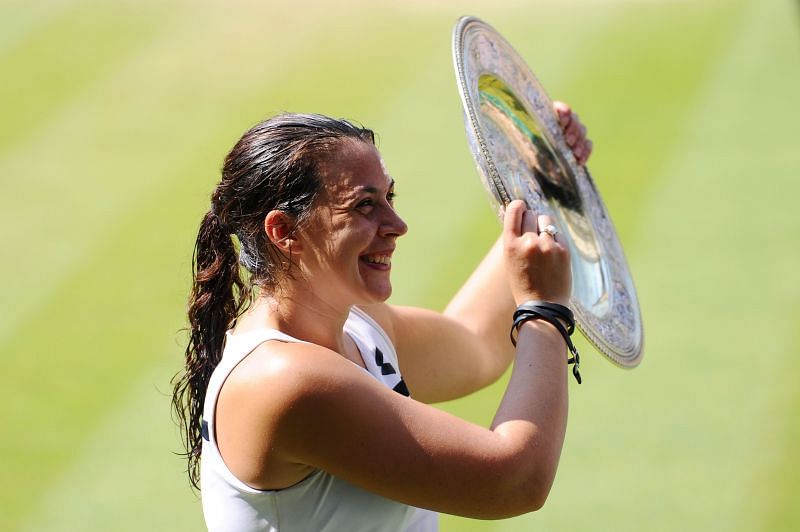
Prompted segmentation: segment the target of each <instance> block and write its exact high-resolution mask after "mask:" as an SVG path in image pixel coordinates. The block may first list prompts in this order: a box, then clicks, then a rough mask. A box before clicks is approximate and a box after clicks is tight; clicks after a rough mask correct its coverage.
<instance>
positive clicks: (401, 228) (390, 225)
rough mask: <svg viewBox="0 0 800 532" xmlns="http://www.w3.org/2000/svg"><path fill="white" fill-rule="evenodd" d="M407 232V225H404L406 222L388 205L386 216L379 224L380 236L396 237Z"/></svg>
mask: <svg viewBox="0 0 800 532" xmlns="http://www.w3.org/2000/svg"><path fill="white" fill-rule="evenodd" d="M407 232H408V225H406V222H405V221H403V219H402V218H400V215H399V214H397V211H395V210H394V208H392V207H388V208H387V209H386V217H385V218H384V220H383V223H382V224H381V236H385V237H390V236H393V237H395V238H397V237H400V236H403V235H404V234H406V233H407Z"/></svg>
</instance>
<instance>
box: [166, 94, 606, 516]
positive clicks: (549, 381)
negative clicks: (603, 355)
mask: <svg viewBox="0 0 800 532" xmlns="http://www.w3.org/2000/svg"><path fill="white" fill-rule="evenodd" d="M555 108H556V111H557V113H558V115H559V118H560V119H561V122H562V126H563V128H564V130H565V133H566V136H567V139H568V142H569V143H570V144H571V146H572V147H573V151H574V153H575V155H576V157H577V158H578V160H579V162H580V163H581V164H582V163H583V162H585V160H586V158H587V157H588V155H589V152H590V151H591V143H590V142H589V141H588V140H587V139H586V137H585V128H583V126H582V125H581V123H580V121H579V120H578V119H577V117H576V116H575V115H573V114H572V113H571V111H570V110H569V108H568V107H567V106H566V105H564V104H556V107H555ZM393 196H394V181H393V180H392V179H391V178H390V177H389V176H388V175H387V174H386V172H385V170H384V168H383V165H382V162H381V159H380V156H379V154H378V151H377V150H376V148H375V146H374V141H373V134H372V132H371V131H369V130H367V129H363V128H359V127H356V126H353V125H352V124H350V123H348V122H346V121H341V120H334V119H331V118H327V117H323V116H319V115H294V114H286V115H280V116H277V117H274V118H271V119H268V120H266V121H264V122H262V123H260V124H258V125H256V126H255V127H253V128H252V129H251V130H249V131H248V132H246V133H245V134H244V136H243V137H242V138H241V139H240V140H239V142H238V143H237V144H236V146H234V148H233V150H232V151H231V152H230V154H229V155H228V156H227V158H226V160H225V164H224V167H223V172H222V180H221V181H220V183H219V184H218V186H217V187H216V189H215V190H214V193H213V194H212V202H211V209H210V210H209V212H208V213H207V214H206V215H205V216H204V218H203V221H202V224H201V227H200V231H199V234H198V237H197V242H196V245H195V256H194V266H195V276H194V286H193V290H192V294H191V297H190V304H189V321H190V325H191V338H190V343H189V346H188V347H187V350H186V372H185V373H184V374H183V375H182V377H181V378H180V379H179V380H178V381H177V382H176V386H175V393H174V397H173V403H174V406H175V409H176V412H177V414H178V416H179V419H180V420H181V422H182V423H183V426H184V428H185V443H186V447H187V456H188V458H189V475H190V479H191V481H192V483H193V484H194V485H195V486H197V483H198V479H199V481H200V485H201V492H202V498H203V510H204V514H205V518H206V523H207V525H208V527H209V529H210V530H214V531H217V530H231V531H233V530H236V531H247V530H284V531H287V530H302V531H311V530H330V531H334V530H342V531H358V530H386V531H389V530H391V531H396V530H409V531H428V530H435V529H436V527H437V523H436V514H435V513H434V512H447V513H452V514H458V515H463V516H470V517H476V518H490V519H491V518H502V517H508V516H512V515H517V514H521V513H524V512H528V511H532V510H536V509H538V508H539V507H541V505H542V504H543V503H544V501H545V498H546V497H547V494H548V492H549V489H550V486H551V484H552V482H553V477H554V475H555V471H556V467H557V463H558V458H559V455H560V452H561V447H562V442H563V438H564V431H565V427H566V416H567V383H566V375H567V371H566V368H567V358H566V355H565V342H564V339H563V338H562V335H561V333H560V332H559V331H558V329H557V328H558V324H553V323H550V321H552V320H550V321H548V320H547V319H527V321H525V320H522V321H523V323H521V324H517V342H516V349H514V347H513V346H512V344H511V342H509V339H508V334H509V327H510V325H511V316H512V313H513V312H514V309H515V307H516V306H517V305H520V304H522V303H524V302H526V301H530V300H543V301H550V302H554V303H559V304H562V305H566V304H567V302H568V299H569V294H570V288H571V277H570V270H569V256H568V252H567V249H566V247H565V246H564V245H562V242H561V241H560V240H561V237H560V236H559V235H557V234H553V232H552V231H551V232H545V231H542V232H540V230H539V229H540V228H545V227H546V226H548V225H549V224H552V220H550V219H549V218H548V217H547V216H538V217H537V216H536V214H535V213H533V212H532V211H528V210H526V208H525V206H524V204H523V203H522V202H519V201H515V202H512V203H510V204H509V205H508V207H507V209H506V212H505V215H504V225H503V234H502V236H501V238H500V239H499V240H498V243H497V244H496V245H495V246H494V248H493V249H492V250H491V251H490V252H489V254H488V255H487V257H486V259H485V260H484V261H483V262H482V263H481V265H480V266H479V267H478V269H477V270H476V272H475V273H474V274H473V275H472V277H471V278H470V279H469V280H468V281H467V283H466V284H465V286H464V287H463V288H462V289H461V290H460V291H459V293H458V294H457V295H456V297H455V298H454V300H453V301H452V302H451V304H450V305H449V306H448V307H447V309H446V310H445V312H444V313H443V314H439V313H435V312H431V311H428V310H422V309H417V308H405V307H396V306H393V305H388V304H386V303H385V301H386V299H387V298H388V297H389V295H390V294H391V290H392V288H391V283H390V278H389V275H390V271H391V257H392V253H393V251H394V249H395V246H396V244H397V239H398V238H399V237H400V236H402V235H403V234H405V232H406V229H407V228H406V225H405V223H404V222H403V220H402V219H401V218H400V217H399V216H398V214H397V213H396V212H395V210H394V206H393ZM240 264H241V266H243V267H244V269H246V270H247V272H248V277H249V278H248V279H243V278H241V277H240ZM251 287H255V288H254V289H252V290H251ZM529 318H530V317H529ZM539 318H541V316H539ZM223 352H224V354H223ZM512 361H513V362H514V369H513V372H512V375H511V379H510V382H509V384H508V389H507V391H506V395H505V397H504V398H503V401H502V403H501V404H500V406H499V408H498V411H497V415H496V417H495V419H494V422H493V423H492V426H491V427H490V428H489V429H486V428H482V427H479V426H476V425H473V424H470V423H468V422H465V421H463V420H461V419H458V418H456V417H453V416H451V415H449V414H447V413H445V412H442V411H440V410H437V409H435V408H433V407H430V406H427V405H426V404H425V403H431V402H437V401H443V400H448V399H453V398H456V397H461V396H463V395H466V394H468V393H470V392H473V391H475V390H478V389H480V388H482V387H484V386H486V385H487V384H489V383H491V382H493V381H494V380H496V379H497V378H498V377H499V376H500V375H501V374H502V373H503V372H504V371H505V369H506V368H507V367H508V365H509V364H510V363H511V362H512ZM409 394H410V396H411V397H409ZM201 452H202V461H200V456H201ZM423 509H424V510H423Z"/></svg>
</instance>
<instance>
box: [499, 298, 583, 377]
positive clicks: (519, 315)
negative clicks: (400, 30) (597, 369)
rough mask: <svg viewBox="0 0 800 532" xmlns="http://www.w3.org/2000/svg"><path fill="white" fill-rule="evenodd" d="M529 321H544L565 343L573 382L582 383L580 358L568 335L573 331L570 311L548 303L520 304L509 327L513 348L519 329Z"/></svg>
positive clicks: (528, 302) (573, 324)
mask: <svg viewBox="0 0 800 532" xmlns="http://www.w3.org/2000/svg"><path fill="white" fill-rule="evenodd" d="M529 320H543V321H546V322H547V323H549V324H550V325H552V326H553V327H555V328H556V330H557V331H558V332H559V333H560V334H561V337H562V338H564V341H565V342H566V343H567V348H568V349H569V352H570V353H571V355H572V356H570V357H569V358H567V364H574V365H573V366H572V375H573V376H574V377H575V380H576V381H578V384H580V383H581V382H582V379H581V374H580V371H579V369H580V366H581V357H580V355H579V354H578V349H577V348H576V347H575V344H573V343H572V339H571V338H570V335H571V334H572V333H573V332H574V331H575V316H574V315H573V314H572V311H571V310H570V309H568V308H567V307H565V306H564V305H559V304H558V303H550V302H549V301H526V302H525V303H523V304H521V305H520V306H518V307H517V310H515V311H514V324H513V325H512V326H511V332H510V333H509V336H510V337H511V343H512V344H514V347H516V346H517V338H516V335H518V334H519V328H520V327H521V326H522V324H523V323H525V322H526V321H529ZM562 321H563V322H565V323H566V324H567V326H566V327H564V324H563V323H562ZM515 333H516V335H515Z"/></svg>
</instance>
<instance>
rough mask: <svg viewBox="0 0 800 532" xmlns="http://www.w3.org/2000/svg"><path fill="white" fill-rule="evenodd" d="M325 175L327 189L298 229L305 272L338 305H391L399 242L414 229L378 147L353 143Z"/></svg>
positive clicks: (336, 156) (335, 158)
mask: <svg viewBox="0 0 800 532" xmlns="http://www.w3.org/2000/svg"><path fill="white" fill-rule="evenodd" d="M320 174H321V176H322V189H321V191H320V193H319V195H318V196H317V199H316V200H315V205H314V208H313V211H312V213H311V216H310V217H309V218H308V219H307V220H306V223H304V224H303V227H302V229H298V236H299V238H300V239H302V242H303V248H302V249H303V251H302V253H301V256H300V260H299V264H300V267H301V269H302V270H303V272H304V273H305V274H306V278H307V279H308V280H309V281H310V282H311V284H312V290H313V292H314V294H315V295H317V296H319V297H321V298H323V300H325V301H326V302H328V303H329V304H331V305H332V306H340V305H353V304H368V303H375V302H379V301H385V300H386V299H387V298H388V297H389V296H390V295H391V293H392V285H391V281H390V278H389V274H390V272H391V267H392V266H391V264H392V263H391V259H392V253H393V252H394V249H395V241H396V240H397V237H399V236H401V235H403V234H405V232H406V230H407V229H408V227H407V226H406V224H405V222H404V221H403V220H402V219H401V218H400V217H399V216H398V214H397V213H396V212H395V210H394V204H393V196H394V181H393V180H392V179H391V178H390V177H389V176H388V175H387V174H386V171H385V170H384V168H383V163H382V161H381V158H380V155H379V154H378V150H377V149H376V148H375V146H374V145H372V144H369V143H366V142H362V141H358V140H350V139H348V140H345V141H343V142H342V144H341V145H340V146H339V148H338V149H337V150H336V152H335V153H334V154H333V155H332V156H331V157H330V158H329V159H328V160H327V161H325V162H323V163H322V164H321V165H320Z"/></svg>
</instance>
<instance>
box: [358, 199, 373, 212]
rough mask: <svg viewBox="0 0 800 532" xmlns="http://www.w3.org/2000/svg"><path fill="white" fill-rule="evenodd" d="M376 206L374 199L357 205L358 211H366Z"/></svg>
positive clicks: (365, 200) (364, 200)
mask: <svg viewBox="0 0 800 532" xmlns="http://www.w3.org/2000/svg"><path fill="white" fill-rule="evenodd" d="M374 205H375V201H374V200H373V199H372V198H366V199H363V200H361V201H359V202H358V203H356V209H361V210H366V209H369V208H370V207H372V206H374Z"/></svg>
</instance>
